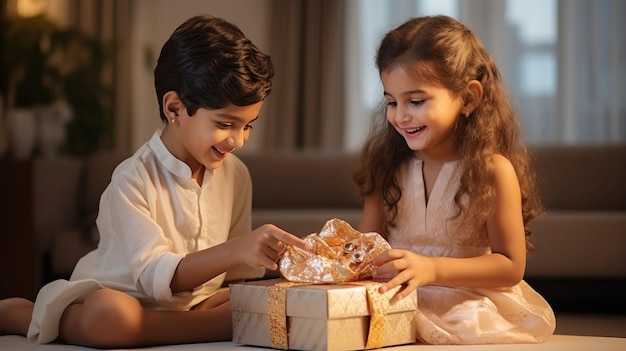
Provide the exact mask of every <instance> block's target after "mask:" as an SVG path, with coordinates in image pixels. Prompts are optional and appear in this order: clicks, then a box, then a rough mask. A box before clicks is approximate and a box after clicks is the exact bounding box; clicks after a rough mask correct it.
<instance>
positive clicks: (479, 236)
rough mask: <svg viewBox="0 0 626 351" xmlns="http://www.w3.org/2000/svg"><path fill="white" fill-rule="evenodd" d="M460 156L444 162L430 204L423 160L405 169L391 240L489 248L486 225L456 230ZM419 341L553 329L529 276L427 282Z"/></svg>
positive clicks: (492, 338) (533, 336)
mask: <svg viewBox="0 0 626 351" xmlns="http://www.w3.org/2000/svg"><path fill="white" fill-rule="evenodd" d="M460 176H461V167H460V166H459V162H458V161H451V162H448V163H446V164H445V165H444V166H443V167H442V169H441V171H440V173H439V176H438V178H437V180H436V182H435V185H434V187H433V189H432V193H431V196H430V198H429V201H428V206H426V200H425V199H426V197H425V190H424V189H425V187H424V181H423V176H422V161H421V160H418V159H414V160H412V161H411V162H409V163H408V164H406V165H405V166H404V167H403V168H402V172H401V173H400V178H399V181H400V186H401V188H402V189H403V191H402V197H401V199H400V202H399V204H398V216H397V220H396V227H395V228H392V229H391V230H390V231H389V238H388V240H389V244H390V245H391V247H393V248H399V249H406V250H410V251H412V252H415V253H418V254H421V255H424V256H447V257H476V256H480V255H485V254H489V253H490V252H491V250H490V247H489V241H488V238H487V232H486V229H485V230H484V231H480V232H477V231H471V230H463V229H462V228H461V229H455V226H454V222H453V221H451V220H449V218H450V217H451V216H453V215H454V214H455V213H456V210H457V207H456V205H455V203H454V195H455V193H456V191H457V189H458V187H459V184H460ZM417 296H418V304H417V305H418V311H417V314H416V328H417V338H418V341H420V342H422V343H428V344H502V343H539V342H543V341H545V340H546V338H547V337H549V336H550V335H552V334H553V332H554V329H555V326H556V319H555V316H554V313H553V311H552V308H551V307H550V306H549V305H548V303H547V302H546V301H545V300H544V299H543V298H542V297H541V296H540V295H539V294H538V293H537V292H536V291H535V290H533V289H532V288H531V287H530V286H529V285H528V284H527V283H526V282H525V281H521V282H520V283H519V284H517V285H515V286H513V287H510V288H498V289H487V288H458V287H446V286H423V287H419V288H418V289H417Z"/></svg>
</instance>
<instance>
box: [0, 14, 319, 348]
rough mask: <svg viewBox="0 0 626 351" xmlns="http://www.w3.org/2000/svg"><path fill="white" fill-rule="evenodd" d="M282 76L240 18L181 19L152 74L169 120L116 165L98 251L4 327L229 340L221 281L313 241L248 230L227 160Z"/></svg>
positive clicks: (243, 195)
mask: <svg viewBox="0 0 626 351" xmlns="http://www.w3.org/2000/svg"><path fill="white" fill-rule="evenodd" d="M273 74H274V72H273V67H272V63H271V60H270V57H269V56H268V55H266V54H264V53H262V52H261V51H260V50H259V49H258V48H256V47H255V46H254V45H253V44H252V43H251V42H250V40H248V39H247V38H246V37H245V36H244V35H243V33H242V32H241V31H240V30H239V29H238V28H237V27H236V26H234V25H233V24H231V23H228V22H226V21H224V20H222V19H219V18H215V17H212V16H197V17H193V18H191V19H189V20H187V21H186V22H185V23H183V24H182V25H181V26H180V27H178V28H177V29H176V30H175V31H174V33H173V34H172V36H171V37H170V38H169V39H168V41H167V42H166V43H165V44H164V46H163V48H162V50H161V54H160V56H159V60H158V63H157V67H156V68H155V71H154V81H155V88H156V94H157V98H158V101H159V108H160V115H161V119H162V121H163V122H164V128H163V130H162V131H160V130H158V131H156V132H155V134H154V135H153V136H152V138H151V139H150V140H149V141H148V142H147V143H146V144H144V145H143V146H142V147H141V148H139V150H138V151H137V152H136V153H135V154H134V155H133V156H131V157H130V158H128V159H127V160H125V161H123V162H122V163H121V164H120V165H119V166H118V167H117V168H116V169H115V171H114V172H113V175H112V177H111V183H110V184H109V186H108V187H107V189H106V190H105V191H104V193H103V194H102V197H101V199H100V208H99V214H98V218H97V220H96V224H97V226H98V229H99V231H100V243H99V245H98V248H97V249H96V250H94V251H92V252H91V253H89V254H87V255H86V256H85V257H83V258H82V259H81V260H80V261H79V262H78V263H77V265H76V267H75V269H74V272H73V273H72V277H71V278H70V281H65V280H57V281H55V282H52V283H50V284H48V285H46V286H45V287H43V288H42V290H41V291H40V292H39V295H38V297H37V301H36V302H35V304H34V305H33V303H32V302H30V301H28V300H25V299H21V298H13V299H6V300H3V301H0V335H1V334H27V336H28V339H29V340H30V341H32V342H36V343H47V342H51V341H54V340H58V341H60V342H64V343H69V344H77V345H84V346H91V347H100V348H120V347H136V346H146V345H164V344H176V343H190V342H206V341H216V340H228V339H230V338H231V322H230V309H229V304H228V289H227V288H223V286H224V282H226V281H228V280H233V279H244V278H251V277H260V276H262V274H263V270H264V268H268V269H276V267H277V265H276V262H277V261H278V259H279V258H280V256H281V254H282V252H283V250H284V249H285V245H287V244H291V245H296V246H299V247H301V248H304V249H307V244H306V242H305V241H304V240H302V239H300V238H298V237H296V236H294V235H292V234H289V233H287V232H285V231H283V230H281V229H280V228H277V227H276V226H273V225H264V226H261V227H259V228H258V229H256V230H254V231H250V212H251V211H250V210H251V208H250V207H251V181H250V175H249V173H248V171H247V169H246V167H245V166H244V165H243V163H242V162H241V161H240V160H239V159H237V158H236V157H235V156H234V155H230V153H231V152H233V151H234V150H236V149H238V148H241V147H242V146H243V145H244V143H245V142H246V141H247V139H248V137H249V134H250V130H251V128H252V124H253V122H254V121H255V120H256V119H257V117H258V115H259V111H260V109H261V107H262V105H263V101H264V99H265V98H266V97H267V96H268V94H269V93H270V90H271V78H272V76H273ZM246 268H247V269H246ZM226 272H229V276H228V277H226ZM31 316H32V317H31Z"/></svg>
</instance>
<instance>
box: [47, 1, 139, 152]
mask: <svg viewBox="0 0 626 351" xmlns="http://www.w3.org/2000/svg"><path fill="white" fill-rule="evenodd" d="M57 1H58V0H57ZM66 1H67V2H68V6H67V9H68V13H67V18H68V24H69V25H71V26H75V27H77V28H79V29H81V30H82V31H84V32H85V33H87V34H89V35H91V36H94V37H96V38H99V39H102V40H104V41H108V42H112V43H113V44H114V46H115V54H114V57H113V58H112V62H111V64H110V65H109V71H108V72H106V73H105V81H106V82H107V83H108V84H109V85H110V86H111V87H112V89H113V121H112V131H111V135H110V138H109V140H108V145H103V149H104V150H107V151H113V152H119V153H127V152H128V150H129V148H130V130H131V128H130V125H131V120H130V118H129V116H130V110H131V101H130V99H129V97H130V95H131V94H130V84H129V82H128V77H130V71H129V70H130V65H129V64H128V62H130V55H131V53H130V43H129V40H128V38H129V37H130V30H131V28H130V18H131V17H130V16H131V6H132V0H66Z"/></svg>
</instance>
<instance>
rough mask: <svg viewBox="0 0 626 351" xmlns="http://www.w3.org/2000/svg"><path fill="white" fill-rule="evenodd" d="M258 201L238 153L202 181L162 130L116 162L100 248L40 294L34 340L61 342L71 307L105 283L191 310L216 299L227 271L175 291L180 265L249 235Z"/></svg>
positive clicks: (243, 272)
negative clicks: (190, 288)
mask: <svg viewBox="0 0 626 351" xmlns="http://www.w3.org/2000/svg"><path fill="white" fill-rule="evenodd" d="M251 199H252V183H251V180H250V175H249V173H248V170H247V168H246V167H245V165H244V164H243V163H242V162H241V161H240V160H239V159H238V158H237V157H235V156H234V155H229V156H228V157H227V158H226V159H225V160H224V161H223V164H222V165H221V166H220V167H219V168H217V169H215V170H213V171H209V170H206V172H205V174H204V181H203V184H202V186H199V185H198V183H197V182H196V181H195V180H193V179H192V178H191V170H190V168H189V167H188V166H187V165H186V164H185V163H184V162H182V161H180V160H178V159H177V158H175V157H174V156H173V155H172V154H170V152H169V151H168V150H167V148H166V147H165V145H164V144H163V142H162V141H161V138H160V132H159V131H157V132H155V134H154V135H153V136H152V138H151V139H150V140H149V141H148V142H147V143H146V144H144V145H143V146H142V147H141V148H139V150H137V152H136V153H135V154H134V155H133V156H131V157H130V158H128V159H126V160H125V161H123V162H122V163H121V164H120V165H119V166H117V167H116V169H115V171H114V172H113V175H112V177H111V183H110V184H109V186H108V187H107V188H106V189H105V191H104V192H103V194H102V196H101V198H100V207H99V213H98V218H97V220H96V224H97V226H98V230H99V233H100V242H99V244H98V247H97V248H96V249H95V250H94V251H92V252H90V253H88V254H87V255H85V256H84V257H83V258H81V259H80V261H79V262H78V263H77V265H76V267H75V269H74V272H73V273H72V277H71V278H70V281H69V282H68V281H65V280H59V281H56V282H52V283H50V284H48V285H46V286H45V287H43V288H42V289H41V291H40V292H39V294H38V296H37V300H36V302H35V310H34V312H33V321H32V322H31V326H30V328H29V331H28V338H29V340H31V341H33V342H38V343H45V342H50V341H52V340H54V339H55V338H56V336H57V335H58V323H59V319H60V317H61V314H62V313H63V310H64V309H65V307H67V305H68V304H70V303H72V302H75V301H77V300H80V299H81V298H82V297H84V296H85V295H86V294H87V293H89V292H91V291H93V290H95V289H99V288H101V287H109V288H114V289H117V290H120V291H124V292H127V293H128V294H130V295H132V296H134V297H136V298H138V299H139V300H140V301H141V302H142V304H143V305H144V306H146V307H148V308H154V309H163V310H188V309H190V308H191V307H193V306H194V305H196V304H198V303H200V302H201V301H203V300H205V299H206V298H208V297H210V296H211V295H212V294H214V293H215V292H216V291H217V290H218V289H219V288H220V287H221V286H222V283H223V281H224V279H225V276H226V273H224V274H221V275H219V276H217V277H215V278H214V279H212V280H210V281H208V282H207V283H205V284H204V285H202V286H199V287H197V288H196V289H194V290H193V291H189V292H183V293H177V294H172V291H171V289H170V282H171V279H172V277H173V275H174V272H175V270H176V267H177V266H178V263H179V262H180V260H181V259H182V258H183V257H184V256H185V255H186V254H188V253H190V252H195V251H198V250H202V249H206V248H209V247H212V246H215V245H217V244H220V243H223V242H225V241H226V240H228V239H229V238H233V237H235V236H238V235H242V234H245V233H248V232H249V231H250V229H251V228H250V226H251V224H250V223H251V218H250V216H251V201H252V200H251ZM236 274H237V276H236V277H232V278H233V279H234V278H252V277H260V276H262V275H263V269H252V268H249V269H247V268H246V267H243V268H242V269H239V270H238V273H236ZM229 279H230V277H229Z"/></svg>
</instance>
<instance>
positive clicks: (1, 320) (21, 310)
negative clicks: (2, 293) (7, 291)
mask: <svg viewBox="0 0 626 351" xmlns="http://www.w3.org/2000/svg"><path fill="white" fill-rule="evenodd" d="M33 306H34V303H33V302H32V301H30V300H27V299H23V298H21V297H12V298H8V299H3V300H0V335H9V334H19V335H26V332H28V326H29V325H30V320H31V318H32V316H33Z"/></svg>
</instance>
